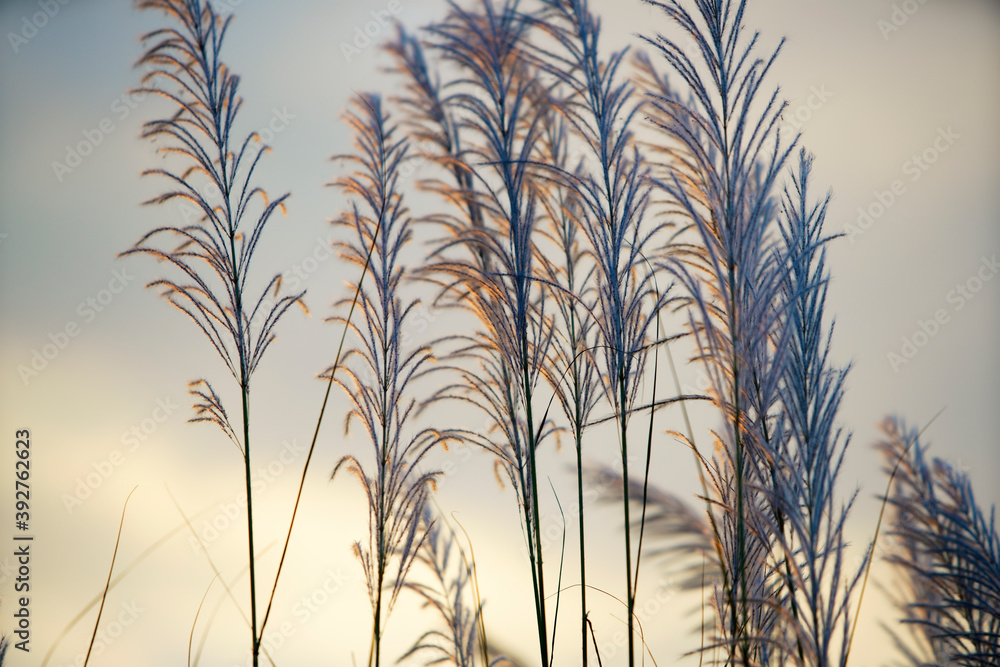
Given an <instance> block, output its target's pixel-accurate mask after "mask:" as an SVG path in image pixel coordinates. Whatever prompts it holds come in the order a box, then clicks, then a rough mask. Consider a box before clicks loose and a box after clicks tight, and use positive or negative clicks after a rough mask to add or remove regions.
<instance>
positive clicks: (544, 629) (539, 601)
mask: <svg viewBox="0 0 1000 667" xmlns="http://www.w3.org/2000/svg"><path fill="white" fill-rule="evenodd" d="M521 358H522V369H523V370H522V376H523V380H524V404H525V419H526V421H527V428H526V429H525V430H526V433H527V436H528V462H529V463H528V465H529V471H528V474H529V475H530V482H531V516H530V517H529V520H530V521H531V530H532V531H534V553H533V554H532V560H533V561H536V562H534V563H532V569H534V568H537V569H538V576H537V583H536V587H535V616H536V619H535V620H536V622H537V625H538V642H539V652H540V656H541V659H542V665H543V667H544V666H546V665H548V664H549V647H548V644H549V640H548V637H549V631H548V624H547V618H546V616H545V574H544V571H543V569H542V562H543V561H542V532H541V526H540V521H539V516H538V469H537V467H536V465H537V464H536V459H535V428H534V420H533V418H532V414H531V382H530V378H529V375H528V340H527V338H526V336H524V335H522V336H521Z"/></svg>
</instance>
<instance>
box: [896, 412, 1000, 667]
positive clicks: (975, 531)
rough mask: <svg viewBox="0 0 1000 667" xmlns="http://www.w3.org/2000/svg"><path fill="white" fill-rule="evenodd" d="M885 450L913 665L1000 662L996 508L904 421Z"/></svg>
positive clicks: (899, 600)
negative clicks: (979, 498) (983, 504)
mask: <svg viewBox="0 0 1000 667" xmlns="http://www.w3.org/2000/svg"><path fill="white" fill-rule="evenodd" d="M882 432H883V434H884V439H883V440H882V441H881V442H879V443H878V445H877V446H878V448H879V449H880V450H881V451H882V453H883V454H884V456H885V460H886V465H887V467H888V470H889V471H895V472H894V473H893V474H894V481H895V485H894V486H893V487H892V488H891V489H890V491H889V494H888V496H887V498H886V500H887V502H888V503H889V506H890V510H891V512H890V529H889V531H890V534H891V535H892V537H893V538H894V546H893V547H892V549H891V550H890V552H889V555H888V556H887V557H886V560H887V561H888V562H889V563H891V564H892V565H893V568H894V569H895V570H896V573H897V574H898V577H899V580H900V583H901V584H902V585H901V586H900V587H899V589H898V590H900V591H901V594H897V595H896V596H894V597H895V600H894V601H895V602H896V605H897V607H898V609H899V611H900V613H901V615H902V621H903V623H904V624H905V627H908V628H909V630H910V633H911V634H912V635H913V638H914V640H915V643H916V646H912V644H907V643H906V642H905V641H904V640H903V639H902V637H901V636H900V633H898V632H896V631H893V632H892V634H893V635H894V637H895V639H896V641H897V645H898V646H900V648H901V649H902V650H903V652H904V653H905V655H906V658H907V664H912V665H965V666H970V665H975V666H981V665H996V664H998V661H1000V536H998V534H997V531H996V525H995V523H994V512H993V510H992V509H991V510H990V512H989V513H988V514H987V513H986V512H984V511H983V509H982V508H980V507H979V505H978V504H977V503H976V498H975V495H974V493H973V491H972V486H971V485H970V483H969V478H968V476H967V475H966V474H964V473H963V472H960V471H958V470H956V469H955V468H954V466H952V465H951V464H949V463H948V462H947V461H945V460H943V459H941V458H934V459H929V458H928V445H927V444H924V443H922V442H921V441H920V437H919V434H918V433H917V432H916V431H914V430H912V429H910V428H908V427H907V426H906V424H905V423H903V422H902V421H900V420H898V419H894V418H887V419H886V420H885V421H884V422H883V424H882Z"/></svg>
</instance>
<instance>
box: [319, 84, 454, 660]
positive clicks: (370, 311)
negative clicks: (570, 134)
mask: <svg viewBox="0 0 1000 667" xmlns="http://www.w3.org/2000/svg"><path fill="white" fill-rule="evenodd" d="M346 120H347V123H348V125H349V126H350V127H351V129H352V130H353V132H354V137H355V148H356V152H355V154H354V155H348V156H343V159H345V160H347V161H349V162H350V163H352V164H354V165H355V169H354V171H353V172H352V173H351V174H350V175H348V176H346V177H344V178H341V179H339V180H338V181H336V183H335V184H336V186H337V187H338V188H339V189H340V190H341V191H342V192H344V193H345V194H346V195H347V196H348V197H349V198H350V199H352V200H353V204H352V206H351V208H350V209H349V210H348V211H347V212H345V214H344V215H343V216H341V217H340V218H339V219H338V220H337V221H336V223H337V224H338V225H339V226H343V227H345V228H347V230H348V232H349V233H350V234H351V236H353V238H352V239H351V240H349V241H342V242H339V243H338V244H337V245H338V247H339V249H340V254H341V257H342V258H343V259H344V260H345V261H346V262H347V263H349V264H351V265H355V266H358V267H364V266H368V267H369V271H368V272H367V275H368V276H369V277H370V281H371V283H372V284H371V285H370V286H368V287H365V286H362V287H361V289H360V290H359V289H357V286H356V285H350V286H349V288H350V291H351V292H352V293H357V295H358V296H357V306H358V309H359V320H358V321H350V322H348V321H347V320H346V318H341V317H335V318H333V319H334V320H337V321H340V322H342V323H344V324H345V325H346V326H347V327H348V328H349V329H351V330H352V331H353V332H354V333H355V334H356V335H357V337H358V339H359V340H360V344H359V346H358V347H356V348H354V349H353V350H351V351H349V352H348V353H347V355H345V357H344V358H345V360H347V359H350V358H352V357H353V358H356V359H358V363H356V364H354V365H350V364H349V365H347V366H345V367H344V369H343V372H344V374H345V375H346V377H345V379H343V380H340V379H336V380H335V381H336V382H337V383H338V384H340V386H341V387H343V389H344V392H345V394H346V395H347V396H348V398H349V399H350V401H351V406H352V409H351V411H350V412H349V413H348V418H347V423H346V425H345V426H347V427H349V426H350V424H351V423H352V422H353V421H357V422H359V423H360V424H361V426H362V428H363V429H364V430H365V433H366V434H367V435H368V438H369V439H370V441H371V444H372V447H373V454H374V459H375V461H374V468H373V469H371V468H368V467H366V466H365V465H364V464H363V463H362V462H361V460H360V459H358V458H357V457H355V456H353V455H347V456H344V457H343V458H342V459H341V460H340V461H339V462H338V463H337V466H336V468H335V469H334V471H333V475H332V476H333V477H335V476H336V474H337V471H338V470H339V469H340V468H341V467H342V466H344V467H346V469H347V470H348V471H349V472H351V473H352V474H353V475H354V476H355V477H356V478H357V480H358V481H359V482H360V483H361V486H362V487H363V488H364V490H365V495H366V497H367V500H368V525H369V534H368V543H367V545H364V544H362V543H361V542H360V541H358V542H356V543H355V545H354V553H355V555H356V556H357V557H358V560H360V561H361V565H362V567H363V569H364V573H365V581H366V583H367V586H368V596H369V599H370V602H371V605H372V616H373V621H372V646H371V651H370V653H369V659H368V664H369V665H372V664H374V665H376V666H378V665H380V664H381V648H382V637H383V635H384V632H385V625H386V623H387V621H388V618H389V614H390V613H391V611H392V608H393V605H394V604H395V602H396V599H397V597H398V596H399V592H400V591H401V590H402V588H403V586H404V584H405V580H406V574H407V572H408V571H409V569H410V567H411V566H412V565H413V563H414V560H415V559H416V557H417V554H418V552H419V549H420V545H421V544H422V542H423V540H424V539H425V537H426V532H424V531H422V530H421V529H420V528H421V518H422V517H423V515H424V508H425V506H426V504H427V500H428V494H429V493H430V489H431V487H432V486H433V484H434V477H435V475H436V474H437V473H434V472H426V471H424V470H423V469H422V465H421V464H422V462H423V460H424V458H425V456H426V455H427V453H428V452H429V451H431V450H432V449H433V448H435V447H436V446H438V445H443V444H444V443H445V442H446V439H447V435H446V434H444V433H442V432H440V431H438V430H436V429H433V428H420V429H416V428H414V427H413V426H412V421H413V416H414V411H415V409H416V400H415V399H414V398H413V397H412V396H411V395H410V392H409V390H408V386H409V384H410V383H411V382H412V381H413V380H415V379H416V378H418V377H420V375H421V374H423V372H424V371H425V367H426V366H427V365H428V364H429V363H430V362H431V360H432V357H431V353H430V349H429V348H428V347H427V346H425V345H424V346H417V347H416V348H415V349H413V350H405V349H404V348H403V346H402V345H401V341H402V337H403V336H404V335H405V332H406V327H407V326H408V324H409V318H410V316H411V315H412V314H413V309H414V308H415V307H416V306H417V305H418V303H419V302H417V301H414V300H404V298H403V297H402V296H401V295H400V289H401V285H402V283H403V281H404V280H405V279H406V278H407V276H406V267H405V266H404V265H403V263H402V261H401V258H400V253H401V252H402V250H403V249H404V247H405V246H406V244H407V243H408V242H409V241H410V239H411V228H410V223H411V219H410V216H409V212H408V210H407V209H406V208H405V206H404V204H403V198H402V194H401V193H400V191H399V170H400V167H401V165H402V163H403V161H404V160H405V159H406V154H407V146H406V140H405V139H404V138H399V137H398V131H397V128H396V126H395V125H394V124H392V122H391V120H390V118H389V117H388V115H387V114H386V113H385V112H384V111H383V109H382V102H381V99H380V98H379V97H378V96H376V95H365V96H361V97H359V98H357V99H356V100H355V101H354V109H353V110H352V111H350V112H349V113H348V114H347V117H346ZM352 301H353V300H344V301H343V302H341V304H340V305H341V306H345V305H347V304H348V303H351V302H352ZM393 561H395V566H396V573H395V576H394V577H393V578H392V579H390V578H389V574H390V573H389V569H390V566H391V565H392V564H393ZM387 588H388V596H387V597H385V593H386V589H387Z"/></svg>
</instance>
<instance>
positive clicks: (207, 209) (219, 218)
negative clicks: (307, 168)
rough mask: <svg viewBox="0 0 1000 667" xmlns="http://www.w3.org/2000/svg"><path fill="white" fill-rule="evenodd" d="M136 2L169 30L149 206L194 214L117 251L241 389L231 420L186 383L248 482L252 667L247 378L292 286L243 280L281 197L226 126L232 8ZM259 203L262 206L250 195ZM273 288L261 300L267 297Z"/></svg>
mask: <svg viewBox="0 0 1000 667" xmlns="http://www.w3.org/2000/svg"><path fill="white" fill-rule="evenodd" d="M137 5H138V7H139V8H140V9H151V10H158V11H162V12H164V13H166V14H167V15H168V17H169V18H171V19H172V20H173V21H174V22H176V24H177V27H174V28H162V29H159V30H154V31H152V32H150V33H147V34H146V35H144V36H143V43H144V45H145V46H146V47H147V50H146V52H145V53H144V54H143V56H142V58H141V59H140V60H139V63H138V64H139V65H144V66H146V67H147V74H146V75H145V77H144V78H143V87H142V88H141V89H140V92H144V93H150V94H153V95H157V96H160V97H162V98H164V99H166V100H167V101H168V103H170V104H171V105H173V106H174V112H173V114H172V115H170V116H168V117H166V118H163V119H160V120H154V121H150V122H147V123H146V124H145V126H144V130H143V136H144V137H145V138H147V139H151V140H156V141H161V142H163V143H162V144H161V145H160V147H159V148H158V149H157V151H158V152H159V153H162V154H164V155H166V156H168V157H171V158H173V160H174V161H175V163H176V167H175V168H174V170H170V169H166V168H157V169H149V170H147V171H145V172H144V174H149V175H155V176H158V177H161V178H163V179H164V180H166V181H167V183H168V184H169V185H168V189H167V191H166V192H164V193H163V194H161V195H159V196H158V197H155V198H154V199H152V200H150V201H149V202H147V203H155V204H166V203H171V202H177V201H181V202H184V203H186V204H187V205H188V206H191V205H193V206H194V208H195V209H196V210H197V211H198V213H199V219H198V221H197V222H196V223H195V224H188V225H184V226H175V225H167V226H163V227H158V228H156V229H154V230H152V231H150V232H149V233H147V234H145V235H144V236H143V237H142V238H140V239H139V240H138V241H137V242H136V244H135V246H134V247H133V248H132V249H130V250H128V251H126V252H124V253H122V255H124V256H127V255H132V254H144V255H150V256H152V257H153V258H155V259H157V260H159V261H162V262H164V263H165V264H166V265H167V266H168V267H170V268H171V270H172V271H173V273H175V274H176V276H177V277H176V278H160V279H157V280H155V281H153V282H151V283H150V284H149V285H148V287H151V288H157V289H159V290H160V293H161V295H162V296H163V297H164V298H166V299H167V300H168V301H169V302H170V303H171V304H172V305H174V306H176V307H177V308H178V309H180V310H181V311H182V312H183V313H184V314H186V315H187V316H188V317H189V318H190V319H191V321H192V322H194V324H195V325H196V326H197V327H198V329H199V330H200V331H201V332H202V333H203V334H204V335H205V336H206V337H207V338H208V340H209V342H210V343H211V345H212V348H213V349H214V350H215V351H216V353H218V355H219V357H220V358H221V359H222V361H223V362H224V363H225V365H226V368H227V369H228V370H229V372H230V374H231V375H232V377H233V379H234V380H235V381H236V383H237V386H238V387H239V392H240V400H241V406H240V420H239V421H238V422H237V423H236V424H235V426H234V424H233V423H232V422H231V421H230V418H229V414H228V412H227V410H226V408H225V406H224V405H223V403H222V401H221V399H220V398H219V396H218V395H217V394H216V392H215V390H214V389H213V388H212V386H211V384H210V383H209V382H208V381H207V380H204V379H201V380H197V381H195V382H193V383H192V384H191V394H192V395H193V396H194V397H195V399H196V403H195V408H196V410H197V416H196V417H195V418H194V419H193V421H204V422H210V423H214V424H216V425H217V426H218V427H219V428H220V429H222V431H223V432H224V433H225V434H226V436H227V437H229V439H230V440H232V442H233V443H234V444H235V445H236V447H237V448H238V449H239V451H240V455H241V457H242V459H243V467H244V473H245V481H246V495H247V542H248V544H247V546H248V557H247V558H248V563H249V572H250V577H249V578H250V619H251V628H250V630H251V642H252V643H251V646H252V651H251V652H252V656H253V664H254V665H255V666H256V665H257V664H258V653H259V649H260V637H259V635H258V631H257V596H256V590H257V579H256V568H255V564H254V560H255V552H254V529H253V494H252V493H251V483H250V482H251V447H250V414H251V411H250V380H251V377H252V375H253V373H254V371H255V370H257V367H258V365H259V364H260V361H261V359H262V358H263V356H264V353H265V352H266V351H267V349H268V347H269V346H270V344H271V342H272V341H273V340H274V331H275V327H276V325H277V323H278V321H279V320H280V319H281V318H282V316H284V315H285V313H286V312H287V310H288V308H289V307H291V306H292V305H293V304H296V303H298V304H300V305H301V303H302V302H301V297H302V293H300V294H292V295H286V296H280V297H279V296H278V294H279V290H280V288H281V278H280V276H278V275H275V276H273V277H272V278H270V280H269V281H268V282H267V283H266V285H265V286H264V288H263V289H262V290H261V291H260V292H259V293H258V295H257V296H253V295H252V293H251V291H250V288H249V285H250V284H252V283H251V282H250V278H251V275H253V277H254V278H256V273H252V271H251V269H252V266H253V257H254V253H255V251H256V250H257V248H258V245H259V243H260V242H261V239H262V236H263V232H264V228H265V226H266V225H267V223H268V222H269V221H270V219H271V217H272V215H273V214H274V212H275V211H276V210H279V209H280V210H282V211H283V210H284V201H285V199H286V198H287V196H288V195H283V196H281V197H278V198H277V199H274V200H268V197H267V195H266V193H265V191H264V190H263V189H262V188H261V187H260V186H257V185H255V184H254V171H255V169H256V167H257V164H258V162H259V160H260V158H261V156H262V155H263V154H264V152H265V151H266V147H265V146H263V145H261V144H260V143H257V142H255V139H256V137H255V135H254V134H248V135H246V136H245V137H244V138H243V139H242V141H240V140H239V139H238V138H237V136H236V135H235V132H236V130H235V124H236V118H237V115H238V112H239V110H240V107H241V106H242V103H243V101H242V98H240V97H239V95H238V93H237V90H238V87H239V77H238V76H236V75H235V74H233V72H232V71H231V70H229V69H228V68H227V67H226V66H225V64H224V63H223V62H222V60H221V52H222V45H223V40H224V38H225V36H226V32H227V30H228V27H229V24H230V20H231V19H232V16H231V15H230V16H227V17H222V16H220V15H219V14H218V13H217V12H216V11H215V10H214V9H213V8H212V6H211V5H210V4H209V3H207V2H202V1H201V0H140V1H139V2H138V3H137ZM258 202H259V203H258ZM272 291H273V293H274V295H273V296H271V297H268V293H269V292H272Z"/></svg>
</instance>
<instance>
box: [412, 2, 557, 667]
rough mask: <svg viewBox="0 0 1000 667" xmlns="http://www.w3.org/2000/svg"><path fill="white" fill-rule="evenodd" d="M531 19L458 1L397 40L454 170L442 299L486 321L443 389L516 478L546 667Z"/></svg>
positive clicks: (416, 105)
mask: <svg viewBox="0 0 1000 667" xmlns="http://www.w3.org/2000/svg"><path fill="white" fill-rule="evenodd" d="M529 29H530V22H529V21H528V20H527V17H526V16H524V15H523V14H522V13H521V12H520V11H518V8H517V4H516V3H514V2H506V3H504V4H503V5H502V6H495V5H494V4H493V3H492V2H491V1H489V0H484V1H483V2H480V3H479V4H478V6H477V7H475V8H474V9H468V10H467V9H463V8H461V7H459V6H458V5H457V4H455V3H449V12H448V15H447V17H446V18H445V20H444V21H441V22H438V23H435V24H432V25H431V26H429V27H428V28H427V29H426V34H427V39H426V42H425V43H423V44H421V43H420V42H418V41H416V40H413V39H410V38H407V36H405V35H401V36H400V38H399V39H398V41H397V43H396V46H395V47H393V50H394V52H395V53H396V54H397V62H398V63H399V65H398V67H399V69H400V70H401V71H402V73H403V74H404V75H405V76H407V78H408V81H407V82H406V86H407V90H408V91H409V95H408V97H407V99H406V100H405V101H404V104H405V105H406V108H408V109H413V110H415V111H414V115H413V117H412V118H413V121H414V124H415V125H416V128H415V130H416V136H417V137H423V138H426V139H428V140H429V141H428V142H427V143H428V146H427V151H426V153H425V156H426V157H427V158H428V159H429V160H432V161H434V162H436V163H437V164H439V165H440V166H441V167H443V168H444V173H445V174H447V175H448V176H447V177H446V178H438V179H434V180H428V181H425V187H427V188H429V189H431V190H433V191H435V192H437V193H439V194H440V195H442V196H443V198H444V199H445V200H446V201H447V202H448V203H449V204H451V205H453V206H452V207H451V208H450V210H446V211H442V212H441V213H439V214H435V215H434V216H432V218H431V220H432V221H433V222H435V223H437V224H439V225H440V226H441V227H442V228H443V230H444V232H445V235H444V236H443V237H442V238H441V239H440V240H439V241H438V243H437V244H436V246H435V248H434V250H433V252H432V255H431V258H430V263H429V266H428V267H427V271H428V274H429V276H431V277H432V279H433V280H435V281H436V282H437V283H438V284H439V286H440V289H441V293H440V295H439V297H438V300H437V303H438V304H441V305H445V306H454V307H458V308H461V309H463V310H465V311H466V312H468V313H470V314H471V315H472V316H474V318H475V319H476V320H477V323H478V326H479V329H478V330H477V331H476V332H475V333H474V334H472V335H456V336H449V337H445V338H443V339H442V340H439V341H438V345H441V346H450V348H451V351H450V353H448V355H447V358H448V359H449V360H450V361H449V362H448V364H449V367H451V368H452V369H453V370H454V371H455V372H456V373H457V376H456V378H457V379H456V380H455V381H454V382H449V383H448V384H446V385H445V386H444V387H442V388H441V389H440V390H439V391H438V392H437V393H436V395H435V396H434V397H433V400H435V401H440V400H446V399H455V400H459V401H462V402H467V403H471V404H473V405H475V406H476V407H478V408H479V409H480V410H481V411H482V412H483V413H484V414H485V415H486V416H487V418H488V420H489V421H490V424H491V426H490V430H491V431H495V435H490V434H483V433H482V432H479V431H475V430H472V429H464V430H459V431H458V433H459V434H460V435H461V437H463V438H464V439H465V440H466V441H468V442H471V443H475V444H477V445H479V446H481V447H483V448H485V449H486V450H487V451H489V452H490V453H492V454H493V455H494V456H495V457H496V461H497V466H498V478H499V473H500V472H501V471H502V473H503V474H504V475H505V476H506V478H507V479H508V481H509V482H510V483H511V485H512V486H513V488H514V491H515V494H516V497H517V504H518V509H519V513H520V516H521V523H522V528H523V530H524V536H525V541H526V544H527V546H528V553H529V561H530V566H531V578H532V593H533V598H534V605H535V621H536V626H537V631H538V651H539V657H540V660H541V664H543V665H548V664H549V662H550V660H549V656H550V651H551V647H550V645H549V642H550V638H549V632H548V620H547V612H546V601H547V595H546V588H545V569H544V563H543V545H542V541H541V532H540V527H539V526H540V523H539V522H540V512H539V490H538V483H539V479H540V476H539V475H540V474H539V471H538V463H537V455H536V454H537V449H538V447H539V446H540V445H541V444H542V443H543V441H544V440H545V439H546V436H547V435H548V433H549V431H550V428H551V424H550V423H549V420H548V419H547V417H546V416H545V415H542V416H541V417H539V416H538V415H537V414H536V412H535V410H536V406H535V395H536V392H537V389H538V384H539V379H540V378H541V377H542V376H543V375H544V374H545V373H546V364H547V353H548V349H549V346H550V344H551V341H552V337H553V327H552V323H551V320H550V318H549V317H548V315H547V313H546V305H545V297H544V293H543V290H542V288H541V286H540V285H539V284H538V282H537V281H536V278H535V272H536V263H537V259H536V258H537V255H538V249H537V245H536V240H535V238H536V235H535V233H534V231H535V227H536V218H537V215H538V210H539V204H538V194H537V192H536V191H535V188H536V185H535V184H534V182H533V174H532V172H533V170H534V169H535V167H534V166H533V165H532V160H533V159H534V157H535V152H536V147H537V144H538V143H539V134H540V127H539V126H540V118H541V116H540V109H539V106H538V103H539V101H540V100H542V101H543V100H544V99H545V95H544V90H542V89H541V88H540V87H539V83H538V81H537V79H536V77H535V76H534V75H533V66H532V63H531V62H530V59H529V58H528V57H527V55H526V53H525V48H526V42H525V40H526V35H527V33H528V31H529ZM428 47H429V48H430V49H432V51H433V52H434V54H435V55H436V56H437V57H438V58H439V60H440V66H441V68H446V69H447V70H448V71H449V73H450V74H451V75H452V77H453V78H451V79H449V80H448V81H447V83H445V84H443V85H442V84H440V83H439V78H438V77H439V75H438V74H437V73H436V69H432V68H433V65H430V64H428V61H427V59H426V58H425V57H424V55H423V54H424V51H425V49H426V48H428ZM444 91H447V92H444ZM473 368H474V369H475V370H473Z"/></svg>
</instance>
